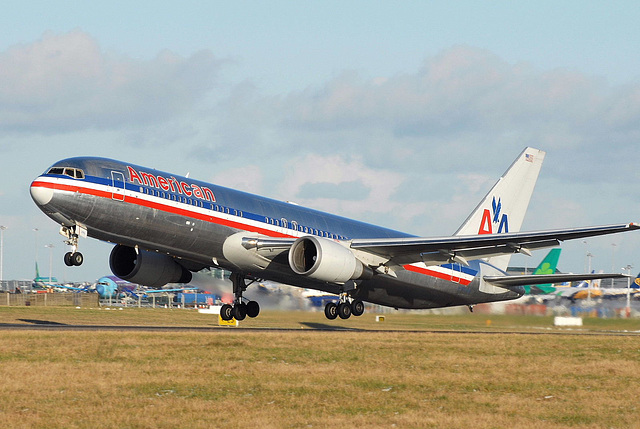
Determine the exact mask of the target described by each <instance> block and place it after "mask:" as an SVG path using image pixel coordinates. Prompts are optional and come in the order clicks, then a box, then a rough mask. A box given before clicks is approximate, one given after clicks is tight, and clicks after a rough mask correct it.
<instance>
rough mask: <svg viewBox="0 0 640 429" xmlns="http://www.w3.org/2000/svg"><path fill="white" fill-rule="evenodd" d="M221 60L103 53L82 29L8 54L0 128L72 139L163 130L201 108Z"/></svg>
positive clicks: (204, 55)
mask: <svg viewBox="0 0 640 429" xmlns="http://www.w3.org/2000/svg"><path fill="white" fill-rule="evenodd" d="M220 65H221V61H219V60H216V59H215V58H214V56H213V54H212V53H211V52H210V51H200V52H197V53H195V54H193V55H191V56H190V57H188V58H183V57H180V56H178V55H176V54H173V53H171V52H169V51H163V52H160V53H159V54H158V55H157V56H156V57H155V58H153V59H151V60H138V59H133V58H128V57H125V56H123V55H119V54H116V53H113V52H105V51H103V50H102V49H101V48H100V46H99V44H98V42H97V41H96V40H95V39H93V38H92V37H91V36H90V35H88V34H87V33H84V32H82V31H80V30H75V31H71V32H69V33H65V34H54V33H50V32H49V33H45V34H44V35H43V37H42V38H41V39H40V40H38V41H36V42H34V43H30V44H25V45H16V46H13V47H11V48H10V49H8V50H6V51H4V52H1V53H0V129H4V130H9V131H25V132H68V131H77V130H81V129H87V128H104V129H110V128H111V129H113V128H122V127H126V126H131V125H136V126H138V125H141V124H148V123H157V122H160V121H164V120H167V119H170V118H172V117H174V116H175V115H179V114H181V113H183V112H185V111H188V110H190V109H193V108H194V106H195V105H196V103H197V102H198V101H199V100H201V99H202V98H203V96H204V95H205V94H206V93H207V91H209V90H210V89H211V88H212V86H213V83H214V79H215V77H216V73H217V72H218V69H219V68H220Z"/></svg>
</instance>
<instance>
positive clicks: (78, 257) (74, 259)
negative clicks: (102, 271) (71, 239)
mask: <svg viewBox="0 0 640 429" xmlns="http://www.w3.org/2000/svg"><path fill="white" fill-rule="evenodd" d="M83 262H84V256H82V253H80V252H75V253H72V254H71V263H72V264H73V265H75V266H76V267H79V266H80V265H82V263H83Z"/></svg>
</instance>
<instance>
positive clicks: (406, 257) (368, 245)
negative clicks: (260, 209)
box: [351, 223, 640, 264]
mask: <svg viewBox="0 0 640 429" xmlns="http://www.w3.org/2000/svg"><path fill="white" fill-rule="evenodd" d="M635 229H640V225H639V224H636V223H625V224H617V225H605V226H593V227H586V228H570V229H558V230H547V231H534V232H516V233H506V234H493V235H467V236H451V237H436V238H419V237H410V238H390V239H354V240H353V241H352V242H351V248H352V249H359V250H362V251H366V252H370V253H373V254H376V255H379V256H382V257H385V258H387V259H388V260H389V261H391V262H393V263H397V264H408V263H415V262H425V261H426V262H428V263H434V264H438V263H442V262H443V261H445V262H446V261H452V260H455V259H456V257H458V258H461V259H462V260H469V259H474V258H475V259H479V258H486V257H490V256H496V255H506V254H513V253H525V254H526V253H527V252H528V251H529V250H536V249H542V248H548V247H555V246H557V245H558V244H559V242H561V241H565V240H573V239H578V238H586V237H595V236H598V235H606V234H615V233H618V232H625V231H632V230H635Z"/></svg>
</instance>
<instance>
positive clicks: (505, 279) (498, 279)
mask: <svg viewBox="0 0 640 429" xmlns="http://www.w3.org/2000/svg"><path fill="white" fill-rule="evenodd" d="M624 277H629V276H627V275H625V274H602V273H601V274H543V275H540V274H538V275H523V276H484V277H483V279H484V280H485V281H486V282H489V283H491V284H493V285H495V286H500V287H505V288H509V287H516V286H528V285H540V284H547V283H564V282H576V281H582V280H598V279H619V278H624Z"/></svg>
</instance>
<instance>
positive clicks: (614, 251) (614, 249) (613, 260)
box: [611, 243, 617, 287]
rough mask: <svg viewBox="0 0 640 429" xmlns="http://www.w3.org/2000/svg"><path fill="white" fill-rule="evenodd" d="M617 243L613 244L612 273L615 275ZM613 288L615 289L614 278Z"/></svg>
mask: <svg viewBox="0 0 640 429" xmlns="http://www.w3.org/2000/svg"><path fill="white" fill-rule="evenodd" d="M616 246H617V244H616V243H611V272H612V273H613V272H614V270H615V268H614V267H615V266H616ZM611 287H613V278H612V279H611Z"/></svg>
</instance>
